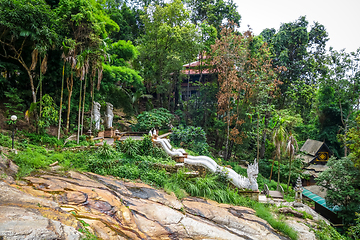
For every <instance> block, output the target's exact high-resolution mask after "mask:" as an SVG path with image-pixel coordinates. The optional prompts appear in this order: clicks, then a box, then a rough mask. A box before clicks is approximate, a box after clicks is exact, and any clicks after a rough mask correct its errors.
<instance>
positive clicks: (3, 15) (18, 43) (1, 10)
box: [0, 0, 57, 119]
mask: <svg viewBox="0 0 360 240" xmlns="http://www.w3.org/2000/svg"><path fill="white" fill-rule="evenodd" d="M55 20H56V17H55V15H54V12H52V11H51V9H50V7H49V6H48V5H47V4H46V3H45V1H43V0H25V1H12V0H1V1H0V33H1V34H0V45H1V50H0V56H1V57H2V58H5V59H8V60H11V61H14V62H17V63H18V64H20V65H21V66H22V67H23V69H24V70H25V71H26V73H27V74H28V77H29V81H30V88H31V95H32V101H33V104H36V102H37V97H36V89H35V83H34V77H33V70H34V69H35V67H36V63H37V60H38V58H37V56H38V49H40V48H42V49H45V48H47V47H50V46H52V45H54V44H56V42H57V32H56V31H55ZM31 52H32V53H31ZM30 53H31V54H30ZM28 56H32V57H31V58H29V57H28ZM33 109H35V107H34V106H33ZM35 116H36V119H37V116H38V114H37V111H35Z"/></svg>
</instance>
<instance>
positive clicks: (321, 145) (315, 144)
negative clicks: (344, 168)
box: [299, 139, 332, 165]
mask: <svg viewBox="0 0 360 240" xmlns="http://www.w3.org/2000/svg"><path fill="white" fill-rule="evenodd" d="M300 151H301V152H304V153H305V155H302V156H301V155H300V156H299V157H300V158H301V159H302V160H303V162H304V163H307V164H322V165H325V164H326V163H327V161H328V160H329V157H331V155H332V152H331V150H330V149H329V147H328V146H327V145H326V143H325V142H320V141H316V140H312V139H308V140H306V142H305V143H304V145H303V146H302V147H301V149H300Z"/></svg>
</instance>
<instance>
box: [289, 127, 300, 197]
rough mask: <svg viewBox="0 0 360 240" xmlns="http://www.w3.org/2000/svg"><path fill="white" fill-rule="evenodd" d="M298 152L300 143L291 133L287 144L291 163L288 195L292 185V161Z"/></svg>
mask: <svg viewBox="0 0 360 240" xmlns="http://www.w3.org/2000/svg"><path fill="white" fill-rule="evenodd" d="M297 151H299V146H298V143H297V141H296V139H295V137H294V135H293V134H292V133H291V132H290V134H289V137H288V139H287V144H286V153H287V155H288V156H289V158H290V161H289V177H288V182H287V188H286V192H287V193H288V192H289V185H290V176H291V162H292V159H293V157H294V156H295V153H296V152H297Z"/></svg>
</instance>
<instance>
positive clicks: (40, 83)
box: [39, 55, 42, 119]
mask: <svg viewBox="0 0 360 240" xmlns="http://www.w3.org/2000/svg"><path fill="white" fill-rule="evenodd" d="M39 61H40V73H39V76H40V81H39V86H40V107H39V115H40V119H41V111H42V72H41V55H40V57H39Z"/></svg>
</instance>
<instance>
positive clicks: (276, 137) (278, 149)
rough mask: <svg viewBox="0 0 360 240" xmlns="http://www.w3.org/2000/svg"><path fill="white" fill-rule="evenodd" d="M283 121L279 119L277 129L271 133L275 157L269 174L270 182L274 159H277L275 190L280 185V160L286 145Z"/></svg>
mask: <svg viewBox="0 0 360 240" xmlns="http://www.w3.org/2000/svg"><path fill="white" fill-rule="evenodd" d="M284 122H285V121H284V120H283V119H280V121H279V124H278V127H277V128H275V129H274V131H273V136H272V139H273V143H274V145H275V156H274V160H273V164H272V166H271V173H270V181H271V176H272V171H273V167H274V162H275V158H276V157H277V159H278V163H279V167H278V182H277V188H278V187H279V185H280V159H281V153H282V152H284V150H285V144H286V138H287V131H286V128H285V124H284Z"/></svg>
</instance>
